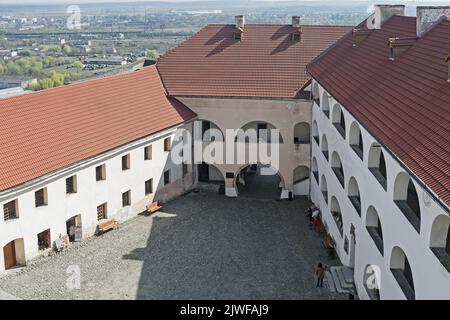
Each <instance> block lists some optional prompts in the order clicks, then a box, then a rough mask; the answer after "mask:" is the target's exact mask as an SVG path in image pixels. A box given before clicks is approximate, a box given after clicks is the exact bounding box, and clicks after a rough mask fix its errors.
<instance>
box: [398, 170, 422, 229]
mask: <svg viewBox="0 0 450 320" xmlns="http://www.w3.org/2000/svg"><path fill="white" fill-rule="evenodd" d="M394 202H395V204H396V205H397V206H398V208H399V209H400V211H401V212H403V214H404V215H405V217H406V219H408V221H409V222H410V223H411V224H412V226H413V227H414V229H416V231H417V232H420V205H419V199H418V197H417V192H416V188H415V187H414V183H413V181H412V179H411V178H410V177H409V175H408V174H407V173H405V172H401V173H399V174H398V175H397V177H396V178H395V184H394Z"/></svg>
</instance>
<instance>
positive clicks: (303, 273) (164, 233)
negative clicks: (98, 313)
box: [0, 191, 347, 299]
mask: <svg viewBox="0 0 450 320" xmlns="http://www.w3.org/2000/svg"><path fill="white" fill-rule="evenodd" d="M308 206H309V202H308V201H307V200H306V198H301V197H297V198H296V199H295V200H293V201H277V200H275V199H272V198H266V199H261V198H258V197H255V198H253V197H252V194H251V193H250V192H247V193H245V196H243V197H240V198H234V199H231V198H226V197H225V196H223V195H219V194H217V193H214V192H211V191H201V192H199V193H189V194H187V195H185V196H182V197H180V198H178V199H176V200H173V201H171V202H169V203H167V204H165V205H164V207H163V210H162V212H160V213H157V214H155V215H153V216H138V217H136V218H134V219H132V220H129V221H127V222H125V223H123V224H121V225H120V228H119V229H118V230H113V231H111V232H108V233H106V234H104V235H103V236H101V237H92V238H89V239H85V240H83V241H82V242H80V243H76V244H74V245H72V246H71V247H70V248H69V249H68V250H66V251H65V252H62V253H61V254H58V255H54V256H50V257H40V258H37V259H35V260H33V261H31V262H30V263H29V264H28V266H27V267H26V268H24V269H22V270H18V271H16V272H14V273H12V274H8V275H6V276H3V277H1V278H0V291H4V292H7V293H8V294H11V295H13V296H16V297H18V298H21V299H345V298H347V297H346V296H342V295H338V294H336V293H331V292H330V290H328V287H327V284H326V283H325V285H324V288H322V289H320V288H316V286H315V277H314V267H315V266H316V265H317V263H318V262H323V263H325V264H327V265H335V264H339V262H338V261H337V260H330V257H329V255H328V253H327V251H326V250H325V249H324V248H323V245H322V243H321V239H320V237H319V235H318V234H317V233H316V232H314V231H311V230H310V229H309V228H308V225H307V221H306V218H305V214H304V211H305V209H306V208H307V207H308ZM74 270H75V273H73V272H74ZM77 270H79V271H80V287H79V289H77V288H75V289H69V288H68V287H67V283H68V282H70V279H73V276H74V274H75V276H76V273H77Z"/></svg>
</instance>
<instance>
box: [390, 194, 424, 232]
mask: <svg viewBox="0 0 450 320" xmlns="http://www.w3.org/2000/svg"><path fill="white" fill-rule="evenodd" d="M394 202H395V204H396V205H397V207H398V208H399V209H400V211H401V212H402V213H403V215H404V216H405V217H406V219H407V220H408V221H409V223H411V225H412V226H413V227H414V229H416V231H417V232H419V233H420V218H419V217H418V216H417V215H416V213H415V212H414V211H413V210H412V209H411V208H410V207H409V205H408V203H407V202H406V201H405V200H394Z"/></svg>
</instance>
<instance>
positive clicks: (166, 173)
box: [164, 170, 170, 185]
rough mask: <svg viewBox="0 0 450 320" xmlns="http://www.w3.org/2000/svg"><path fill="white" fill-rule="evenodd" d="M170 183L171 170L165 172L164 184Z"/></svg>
mask: <svg viewBox="0 0 450 320" xmlns="http://www.w3.org/2000/svg"><path fill="white" fill-rule="evenodd" d="M169 183H170V170H167V171H165V172H164V185H168V184H169Z"/></svg>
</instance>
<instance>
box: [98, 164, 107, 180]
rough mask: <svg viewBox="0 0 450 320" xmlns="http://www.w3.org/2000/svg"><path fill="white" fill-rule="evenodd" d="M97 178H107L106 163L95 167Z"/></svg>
mask: <svg viewBox="0 0 450 320" xmlns="http://www.w3.org/2000/svg"><path fill="white" fill-rule="evenodd" d="M95 178H96V179H97V181H102V180H106V165H104V164H102V165H101V166H98V167H97V168H95Z"/></svg>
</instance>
